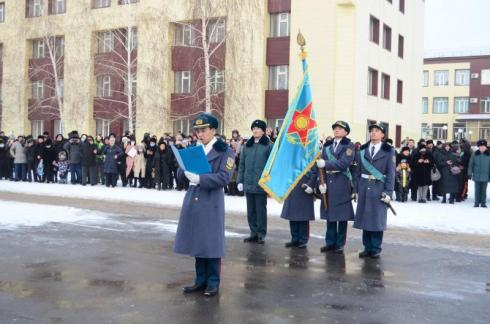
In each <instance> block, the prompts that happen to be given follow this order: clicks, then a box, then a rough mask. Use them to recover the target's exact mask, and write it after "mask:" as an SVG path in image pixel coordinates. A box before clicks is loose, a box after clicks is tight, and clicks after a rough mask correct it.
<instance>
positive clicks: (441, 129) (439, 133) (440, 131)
mask: <svg viewBox="0 0 490 324" xmlns="http://www.w3.org/2000/svg"><path fill="white" fill-rule="evenodd" d="M447 128H448V127H447V124H433V125H432V139H435V140H447Z"/></svg>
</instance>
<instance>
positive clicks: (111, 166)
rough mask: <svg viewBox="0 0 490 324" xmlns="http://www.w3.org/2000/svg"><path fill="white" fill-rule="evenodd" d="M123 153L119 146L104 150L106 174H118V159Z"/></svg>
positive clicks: (107, 147)
mask: <svg viewBox="0 0 490 324" xmlns="http://www.w3.org/2000/svg"><path fill="white" fill-rule="evenodd" d="M121 154H123V151H122V150H121V148H120V147H119V146H118V145H113V146H110V145H108V146H106V147H105V148H104V173H112V174H117V173H118V169H117V167H118V164H117V162H118V159H119V157H120V156H121Z"/></svg>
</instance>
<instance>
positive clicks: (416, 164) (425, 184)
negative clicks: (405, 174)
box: [412, 144, 434, 203]
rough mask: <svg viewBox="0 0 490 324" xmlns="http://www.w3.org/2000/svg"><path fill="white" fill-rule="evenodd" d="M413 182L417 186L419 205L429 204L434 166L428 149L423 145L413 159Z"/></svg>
mask: <svg viewBox="0 0 490 324" xmlns="http://www.w3.org/2000/svg"><path fill="white" fill-rule="evenodd" d="M412 159H413V160H412V165H413V170H412V171H413V181H415V183H416V185H417V197H418V201H419V203H426V202H427V190H429V186H430V185H431V184H432V181H431V179H430V176H431V170H432V167H433V166H434V161H433V159H432V156H431V155H430V154H429V153H428V152H427V147H426V146H425V145H424V144H421V145H420V146H419V148H418V151H417V153H416V154H415V155H414V156H413V158H412Z"/></svg>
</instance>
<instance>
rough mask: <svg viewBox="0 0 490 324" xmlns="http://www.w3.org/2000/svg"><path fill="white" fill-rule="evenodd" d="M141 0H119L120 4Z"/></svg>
mask: <svg viewBox="0 0 490 324" xmlns="http://www.w3.org/2000/svg"><path fill="white" fill-rule="evenodd" d="M138 1H139V0H119V4H120V5H125V4H130V3H136V2H138Z"/></svg>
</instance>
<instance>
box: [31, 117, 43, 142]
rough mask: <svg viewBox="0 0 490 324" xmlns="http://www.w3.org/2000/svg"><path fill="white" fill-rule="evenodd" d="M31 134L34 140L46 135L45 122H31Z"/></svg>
mask: <svg viewBox="0 0 490 324" xmlns="http://www.w3.org/2000/svg"><path fill="white" fill-rule="evenodd" d="M31 133H32V137H33V138H37V137H38V136H39V135H42V134H43V133H44V121H42V120H31Z"/></svg>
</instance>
